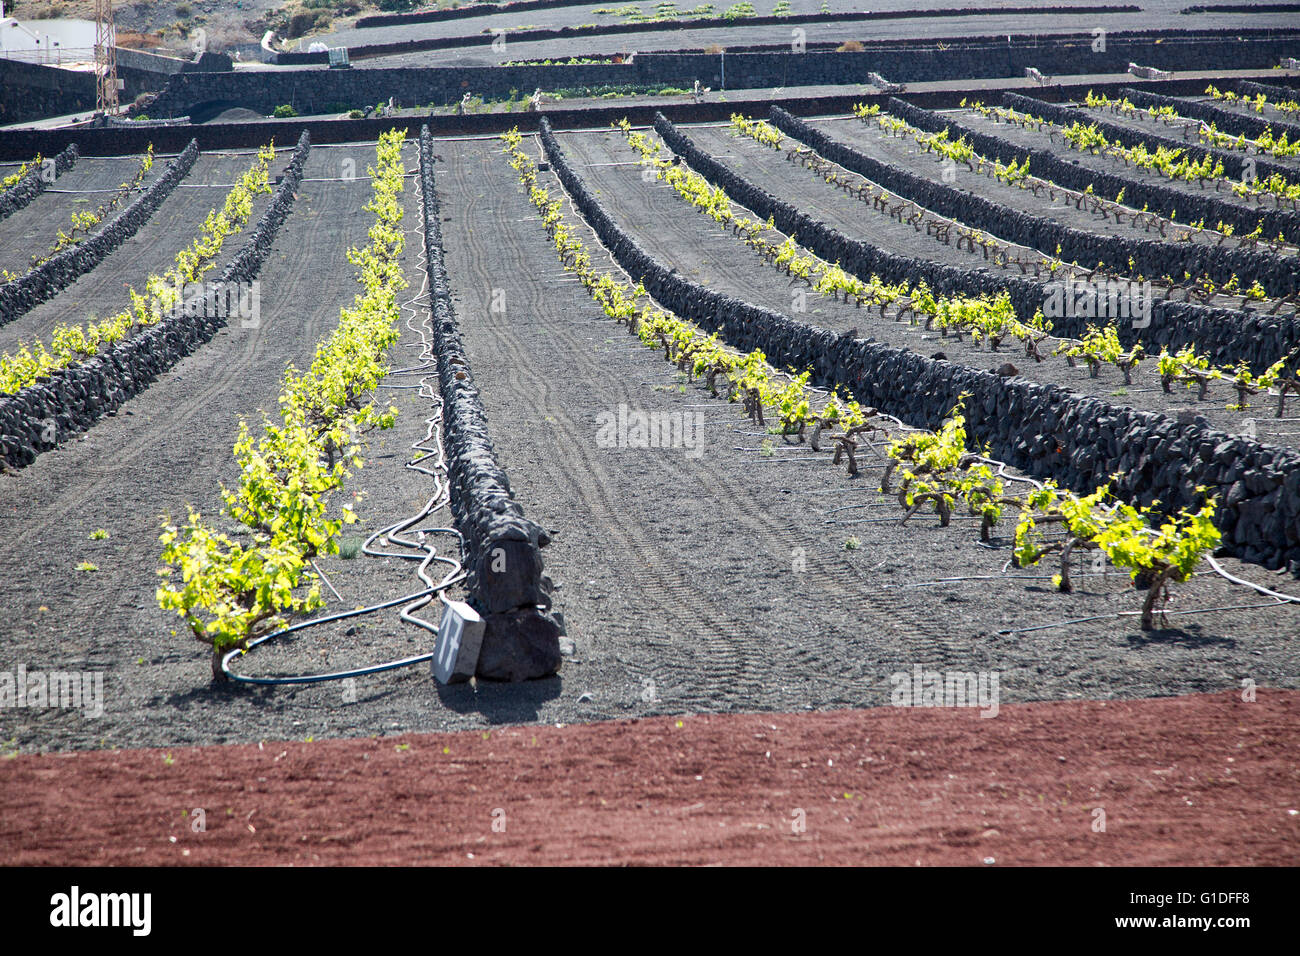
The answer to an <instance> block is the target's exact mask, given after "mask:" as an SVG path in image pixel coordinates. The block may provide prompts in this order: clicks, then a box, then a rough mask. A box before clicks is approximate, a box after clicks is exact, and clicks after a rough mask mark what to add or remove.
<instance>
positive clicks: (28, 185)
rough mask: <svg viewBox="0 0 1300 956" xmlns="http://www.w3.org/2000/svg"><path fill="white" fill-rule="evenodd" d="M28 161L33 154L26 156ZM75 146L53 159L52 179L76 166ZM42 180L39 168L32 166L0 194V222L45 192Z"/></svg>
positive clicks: (32, 157)
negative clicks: (24, 174)
mask: <svg viewBox="0 0 1300 956" xmlns="http://www.w3.org/2000/svg"><path fill="white" fill-rule="evenodd" d="M26 155H27V156H28V160H31V159H35V158H36V156H35V154H26ZM78 155H79V154H78V153H77V144H76V143H70V144H68V146H67V147H66V148H65V149H64V150H63V152H61V153H59V154H58V155H57V156H55V157H54V178H55V179H56V180H57V179H58V178H59V177H60V176H62V175H63V174H64V173H66V172H67V171H68V170H69V169H71V168H72V167H73V166H75V165H77V158H78ZM48 185H49V183H47V182H46V181H45V180H44V179H42V178H41V167H40V166H34V167H32V168H31V169H29V170H28V171H27V175H26V176H24V177H23V178H22V179H20V180H19V181H18V182H16V183H14V184H13V185H12V186H10V187H9V188H8V189H6V190H4V191H3V192H0V220H4V219H8V218H9V217H10V216H12V215H13V214H14V213H16V212H17V211H18V210H19V209H22V208H23V207H24V206H26V205H27V204H28V203H29V202H31V201H32V200H33V199H35V198H36V197H37V196H39V195H40V194H41V193H43V192H44V191H45V187H46V186H48Z"/></svg>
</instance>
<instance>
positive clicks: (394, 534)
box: [221, 191, 466, 686]
mask: <svg viewBox="0 0 1300 956" xmlns="http://www.w3.org/2000/svg"><path fill="white" fill-rule="evenodd" d="M420 202H421V204H423V202H424V196H423V192H422V191H421V194H420ZM427 256H428V250H427V249H425V250H422V251H421V253H420V257H419V258H420V261H423V262H427ZM422 271H423V274H424V280H423V282H422V283H421V285H420V291H419V292H417V293H416V294H415V295H414V296H412V297H411V298H410V299H408V300H407V301H406V302H404V303H402V308H403V309H406V310H408V311H409V312H411V315H410V316H408V317H407V320H406V325H407V328H409V329H411V330H412V331H414V332H417V333H418V334H419V336H420V343H421V344H420V349H421V352H420V360H421V363H422V364H420V365H417V366H414V367H412V368H406V369H398V370H396V371H393V372H390V373H389V374H390V375H414V374H418V373H421V372H427V371H429V370H431V369H432V370H434V372H433V374H434V375H436V374H437V373H436V365H435V363H434V356H433V354H432V349H433V343H432V342H431V340H430V338H429V336H428V335H427V334H426V330H425V329H424V328H423V327H417V326H414V325H412V324H411V321H412V318H414V317H415V316H416V315H418V312H417V311H416V310H415V309H414V308H412V307H411V304H412V303H414V302H417V301H419V300H420V299H422V298H424V297H426V296H427V295H428V294H429V288H428V286H429V273H428V269H427V268H426V269H423V270H422ZM410 347H414V346H410ZM429 379H430V376H429V375H423V376H421V378H420V384H419V385H418V386H416V387H418V388H419V390H420V394H421V395H422V396H425V397H427V398H429V399H431V400H433V402H434V403H435V405H434V413H433V414H432V415H431V416H430V417H429V418H428V419H426V422H425V424H426V428H425V433H424V437H423V438H421V439H419V440H418V441H416V442H414V443H412V445H411V448H413V449H414V450H415V451H416V452H418V453H419V454H417V455H416V456H415V457H414V458H413V459H412V460H411V461H408V462H407V463H406V465H405V467H407V468H410V469H412V470H413V471H418V472H421V473H423V474H426V475H428V476H430V477H431V478H433V480H434V484H435V490H434V494H433V495H432V496H431V497H430V498H429V500H428V501H427V502H425V505H424V507H423V508H422V509H421V510H420V511H419V512H418V513H417V514H415V515H412V516H410V517H408V518H403V519H402V520H401V521H398V522H396V523H395V524H391V525H388V526H387V527H385V528H381V529H380V530H378V531H376V532H374V533H373V534H372V535H370V537H368V538H367V539H366V540H365V542H364V543H363V544H362V546H361V550H362V552H363V553H365V554H367V555H370V556H371V557H377V558H402V559H405V560H408V561H409V560H420V567H419V568H418V569H417V571H416V574H418V575H419V577H420V580H421V581H423V582H424V583H425V585H426V587H425V588H423V589H422V590H419V591H415V592H413V593H411V594H406V595H403V596H402V597H397V598H393V599H392V600H389V601H384V602H382V603H380V604H372V605H370V606H368V607H363V608H357V609H355V610H351V611H341V612H339V613H337V614H328V615H326V616H324V617H318V618H313V619H312V620H310V621H300V622H298V623H297V624H292V625H290V626H288V627H283V628H281V629H279V630H278V631H273V632H272V633H270V634H267V635H264V636H263V637H259V638H258V639H257V640H255V641H252V642H250V643H249V645H248V647H246V648H238V647H237V648H235V649H234V650H231V651H229V652H227V653H226V654H225V655H224V656H223V657H222V658H221V672H222V673H223V674H225V675H226V677H227V678H229V679H230V680H233V681H236V682H237V683H241V684H261V685H271V686H276V685H284V684H319V683H323V682H324V681H331V680H345V679H347V678H352V677H365V676H368V675H370V674H380V673H383V672H384V671H391V670H397V669H399V668H402V667H409V666H411V665H412V664H419V663H422V662H424V661H431V660H433V657H434V654H433V652H429V653H427V654H417V655H415V656H413V657H404V658H401V659H399V660H392V661H385V662H384V663H382V664H372V665H369V666H367V667H358V668H353V669H351V670H345V671H333V672H331V673H328V674H297V675H290V676H284V677H248V676H245V675H243V674H236V673H235V672H234V671H232V670H231V669H230V663H231V661H232V660H234V658H236V657H238V656H242V655H244V654H247V653H249V652H250V651H252V650H253V649H254V648H256V647H258V646H260V645H262V644H265V643H266V642H268V641H271V640H274V639H275V638H277V637H284V636H285V635H287V634H292V633H295V632H297V631H303V630H306V629H307V628H309V627H316V626H317V625H320V624H330V623H333V622H335V621H342V620H346V619H348V618H351V617H360V616H362V615H365V614H373V613H374V612H376V611H382V610H385V609H387V608H390V607H396V606H398V605H403V607H402V609H401V611H400V612H399V617H400V618H401V620H403V621H405V622H407V623H408V624H412V625H415V626H416V627H420V628H423V629H424V630H426V631H428V632H429V633H431V634H433V635H434V637H435V638H436V637H437V634H438V628H437V626H435V625H433V624H430V623H429V622H428V621H425V620H422V619H420V618H418V617H415V616H414V612H416V611H418V610H420V609H421V608H423V607H425V606H426V605H428V604H429V603H430V602H431V601H432V600H433V598H434V596H435V595H437V597H438V598H439V599H440V600H442V601H443V602H444V603H445V602H446V598H445V597H444V595H443V592H444V591H445V590H446V589H447V588H449V587H452V586H453V585H455V584H458V583H460V582H461V581H463V580H464V579H465V576H466V571H465V569H464V568H463V566H462V565H461V562H460V560H458V559H457V558H452V557H447V556H443V555H440V554H438V552H437V549H436V548H435V547H433V545H431V544H426V543H425V540H424V539H425V536H426V535H429V534H451V535H455V537H456V541H457V544H458V546H459V547H460V550H461V551H463V550H464V548H463V545H464V541H463V539H462V538H461V535H460V532H459V531H457V530H456V529H455V528H413V527H412V526H413V525H416V524H418V523H419V522H421V521H423V520H424V519H425V518H427V517H429V516H430V515H431V514H433V513H434V512H436V511H438V510H439V509H441V508H444V507H446V506H447V505H448V504H449V503H450V501H451V497H450V488H449V486H448V483H447V480H446V478H445V477H444V476H445V474H446V471H447V461H446V451H445V449H444V447H443V444H442V442H441V440H439V437H438V431H439V428H440V426H441V425H442V421H443V418H442V400H441V398H440V397H439V396H438V395H437V393H436V392H435V391H434V389H433V388H432V387H431V386H430V384H429ZM430 442H432V443H433V447H429V443H430ZM430 458H436V459H437V460H436V461H435V463H434V467H433V468H427V467H425V466H424V465H423V464H422V462H424V461H427V460H428V459H430ZM407 533H414V534H415V535H416V538H415V539H414V540H412V539H409V538H406V537H405V535H406V534H407ZM376 540H380V541H384V542H387V543H388V544H396V545H398V546H399V547H402V548H407V549H410V550H411V551H415V552H416V553H414V554H411V553H406V552H403V551H381V550H378V549H377V548H376V547H375V546H374V543H375V541H376ZM434 561H438V562H441V563H443V564H449V565H451V570H450V571H448V572H447V574H446V575H444V576H443V578H442V579H441V580H440V581H436V582H435V581H434V580H432V579H431V578H430V577H429V574H428V569H429V565H430V564H432V563H433V562H434ZM323 576H324V575H322V577H323Z"/></svg>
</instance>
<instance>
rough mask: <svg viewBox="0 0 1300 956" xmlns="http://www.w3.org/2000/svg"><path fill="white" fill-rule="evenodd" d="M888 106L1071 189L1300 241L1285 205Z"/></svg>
mask: <svg viewBox="0 0 1300 956" xmlns="http://www.w3.org/2000/svg"><path fill="white" fill-rule="evenodd" d="M886 108H887V109H888V110H889V112H890V113H893V114H894V115H895V116H897V117H899V118H900V119H904V120H906V121H907V122H909V123H911V124H912V125H913V126H915V127H916V128H917V129H921V130H925V131H926V132H929V133H937V132H939V131H940V130H942V129H950V130H951V131H952V136H953V138H954V139H955V138H958V137H961V136H964V137H965V138H966V141H967V142H969V143H970V144H971V145H972V146H973V147H975V149H976V151H978V152H980V153H983V154H984V155H985V156H989V157H994V158H996V159H998V160H1001V161H1002V162H1003V163H1009V162H1012V161H1016V162H1018V161H1020V160H1021V159H1023V158H1024V157H1025V156H1028V157H1029V170H1030V172H1032V173H1035V174H1036V175H1039V176H1043V177H1045V178H1047V179H1050V180H1052V181H1053V182H1057V183H1060V184H1061V185H1062V186H1066V187H1068V188H1070V189H1076V190H1085V189H1087V188H1088V187H1089V186H1092V188H1093V192H1095V193H1096V194H1097V195H1098V196H1107V197H1109V196H1118V195H1119V192H1120V190H1121V189H1122V190H1124V204H1125V205H1127V206H1136V207H1139V208H1140V207H1142V206H1147V207H1149V208H1150V209H1151V210H1152V211H1154V212H1157V213H1160V214H1161V215H1164V216H1168V215H1169V214H1170V213H1171V212H1177V213H1178V216H1179V219H1180V220H1181V221H1182V222H1196V221H1197V220H1200V219H1204V220H1205V221H1206V222H1215V223H1217V222H1220V221H1222V222H1225V223H1228V224H1230V225H1231V226H1233V227H1234V228H1235V229H1236V231H1237V232H1240V233H1250V232H1254V231H1255V226H1256V225H1257V224H1259V223H1260V222H1262V223H1263V224H1264V232H1265V233H1267V234H1268V235H1270V236H1276V235H1277V234H1278V233H1281V234H1282V235H1283V236H1284V237H1285V238H1286V240H1287V241H1288V242H1300V215H1297V214H1296V213H1294V212H1290V211H1287V210H1281V209H1273V208H1268V207H1265V206H1260V207H1259V208H1258V209H1250V208H1248V207H1246V206H1242V205H1238V204H1237V203H1232V202H1225V201H1224V200H1222V199H1217V198H1215V197H1214V196H1213V195H1211V194H1208V193H1207V194H1206V195H1204V196H1197V195H1194V194H1192V193H1185V192H1182V191H1180V190H1177V189H1174V188H1172V187H1169V186H1162V185H1160V184H1159V183H1155V182H1150V181H1146V180H1141V179H1136V178H1129V177H1126V176H1121V175H1117V174H1112V173H1106V172H1099V171H1097V170H1094V169H1091V168H1089V167H1086V166H1081V165H1079V164H1077V163H1074V162H1070V161H1068V160H1064V159H1061V158H1060V157H1058V156H1056V155H1055V154H1054V153H1052V152H1050V151H1048V150H1045V149H1026V148H1024V147H1021V146H1017V145H1015V144H1013V143H1010V142H1008V141H1007V140H1005V139H1001V138H999V137H997V136H990V135H989V134H987V133H983V132H980V131H978V130H974V129H971V128H969V127H967V126H963V125H962V124H961V123H959V122H957V121H955V120H954V119H952V118H951V117H948V116H941V115H940V114H938V113H935V112H933V111H931V110H927V109H922V108H921V107H919V106H913V105H912V104H911V103H907V102H905V101H903V100H900V99H898V98H897V97H891V98H890V99H889V100H888V102H887V106H886Z"/></svg>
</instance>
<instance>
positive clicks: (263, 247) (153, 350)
mask: <svg viewBox="0 0 1300 956" xmlns="http://www.w3.org/2000/svg"><path fill="white" fill-rule="evenodd" d="M310 149H311V140H310V138H309V137H308V136H307V134H306V133H305V132H304V133H303V135H302V137H301V138H300V139H299V141H298V146H297V149H295V150H294V155H293V158H292V159H291V160H290V162H289V165H288V167H286V169H285V171H284V175H283V177H282V178H281V180H280V185H279V186H278V187H276V191H275V194H274V196H272V198H271V202H270V204H269V205H268V206H267V208H266V210H265V211H264V212H263V213H262V216H261V218H260V219H259V220H258V222H257V225H256V227H255V228H254V229H253V232H252V235H251V237H250V238H249V240H248V242H247V243H246V244H245V245H244V247H243V248H242V249H241V250H240V251H239V252H238V253H236V255H235V256H234V257H233V258H232V259H231V261H230V263H229V264H228V265H227V266H226V267H225V269H223V270H222V272H221V281H222V282H232V283H233V282H250V281H252V280H253V278H254V277H256V275H257V273H258V271H259V270H260V269H261V267H262V263H263V261H264V260H265V259H266V256H267V253H268V252H269V251H270V248H271V243H272V242H273V241H274V240H275V235H276V233H277V232H278V231H279V228H280V225H281V224H282V223H283V222H284V220H285V218H286V217H287V216H288V215H289V211H290V209H292V207H293V201H294V198H295V196H294V193H295V190H296V189H297V187H298V183H299V182H300V181H301V178H302V169H303V164H304V163H305V162H306V161H307V153H308V151H309V150H310ZM225 324H226V320H225V317H224V316H220V315H212V314H200V315H198V316H192V315H187V314H185V313H184V312H183V311H178V312H177V313H174V314H172V315H168V316H166V317H164V318H163V319H162V321H160V322H159V323H158V324H156V325H152V326H150V327H149V328H147V329H143V330H141V331H139V332H137V333H136V334H135V335H131V336H129V337H128V338H126V339H124V340H122V341H120V342H117V343H115V344H114V345H113V346H112V347H111V348H108V349H106V350H104V351H102V352H100V353H99V354H98V355H96V356H94V357H93V358H90V359H87V360H86V361H85V362H81V363H79V364H77V365H73V366H71V367H70V368H66V369H60V370H58V371H55V372H54V373H53V374H51V375H50V376H49V378H48V379H46V380H44V381H41V382H38V383H37V384H35V385H31V386H29V387H27V388H24V389H22V390H21V391H20V392H18V393H17V394H15V395H4V396H0V464H2V465H3V466H4V467H7V468H22V467H25V466H27V465H30V464H31V463H32V462H33V461H35V460H36V456H37V455H39V454H40V453H41V452H44V451H49V450H50V449H51V448H54V447H56V446H57V445H59V444H61V443H62V442H64V441H67V440H68V439H69V438H71V437H73V436H74V435H76V434H78V433H80V432H83V431H85V430H86V429H88V428H90V427H91V426H92V425H94V424H95V422H97V421H98V420H99V419H100V418H102V417H103V416H104V415H106V414H108V413H109V412H110V411H113V410H115V409H117V408H118V407H120V406H121V405H122V404H123V403H124V402H126V401H127V400H128V399H130V398H131V397H132V396H134V395H137V394H139V393H140V392H142V391H144V390H145V389H146V388H148V387H149V384H150V383H151V382H153V380H154V379H156V378H157V377H158V376H159V375H161V374H162V373H163V372H165V371H167V370H168V369H170V368H171V367H172V366H174V365H175V364H176V363H177V362H179V361H180V360H181V359H182V358H184V357H185V356H186V355H189V354H190V353H191V352H193V351H195V350H196V349H198V348H199V347H200V346H201V345H203V344H204V343H206V342H208V341H209V340H211V338H212V337H213V336H214V335H216V333H217V330H218V329H220V328H221V327H222V326H224V325H225Z"/></svg>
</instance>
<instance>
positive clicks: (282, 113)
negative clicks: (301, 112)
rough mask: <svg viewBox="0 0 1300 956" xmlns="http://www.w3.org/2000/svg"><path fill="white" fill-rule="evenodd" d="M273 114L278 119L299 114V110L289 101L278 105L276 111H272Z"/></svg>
mask: <svg viewBox="0 0 1300 956" xmlns="http://www.w3.org/2000/svg"><path fill="white" fill-rule="evenodd" d="M271 115H272V116H274V117H275V118H276V119H288V118H289V117H291V116H297V115H298V111H297V110H296V109H294V108H293V107H292V106H290V105H289V104H288V103H285V104H283V105H282V106H277V107H276V108H275V111H274V112H272V113H271Z"/></svg>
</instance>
